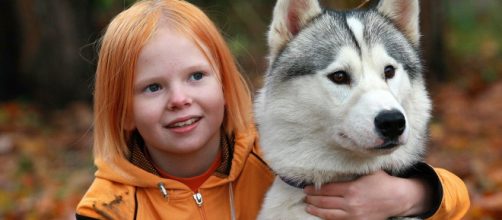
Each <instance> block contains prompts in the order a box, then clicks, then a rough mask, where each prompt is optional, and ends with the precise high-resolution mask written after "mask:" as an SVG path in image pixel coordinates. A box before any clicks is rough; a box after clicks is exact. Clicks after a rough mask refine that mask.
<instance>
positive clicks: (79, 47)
mask: <svg viewBox="0 0 502 220" xmlns="http://www.w3.org/2000/svg"><path fill="white" fill-rule="evenodd" d="M132 2H133V1H132V0H87V1H67V0H2V1H0V164H1V166H0V219H73V218H74V217H73V216H74V213H73V210H74V207H75V206H76V204H77V202H78V201H79V199H80V198H81V197H82V195H83V193H84V192H85V190H86V189H87V187H88V186H89V184H90V183H91V181H92V179H93V173H94V171H95V168H94V166H93V164H92V155H91V145H92V108H91V102H92V87H93V78H94V70H95V68H96V60H97V53H96V51H97V45H96V41H97V40H98V39H99V37H100V36H101V34H102V33H103V31H104V29H105V28H106V25H107V23H108V22H109V21H110V19H111V18H112V17H114V16H115V15H116V14H117V13H119V12H120V11H121V10H123V9H124V8H126V7H128V6H129V5H130V4H131V3H132ZM191 2H193V3H194V4H196V5H198V6H200V7H201V8H202V9H203V10H204V11H206V12H207V13H208V14H209V15H210V17H211V18H212V19H213V20H214V21H215V22H216V23H217V24H218V25H219V27H221V30H222V31H223V32H224V35H225V37H226V38H227V40H228V43H229V44H230V46H231V48H232V50H233V52H234V54H235V56H236V57H237V59H238V61H239V63H240V64H241V67H242V69H243V72H245V73H247V74H248V76H249V79H250V81H251V82H252V83H253V85H254V86H255V87H254V88H259V87H260V85H261V80H262V73H263V72H264V69H265V66H266V60H265V58H264V57H265V54H266V44H265V32H266V29H267V26H268V23H269V21H270V16H271V12H272V7H273V4H274V1H270V0H252V1H249V0H232V1H230V0H193V1H191ZM361 2H362V0H329V1H328V0H324V1H322V4H323V5H324V6H329V7H337V8H351V7H355V6H357V5H359V4H360V3H361ZM421 7H422V12H421V14H422V22H421V25H422V34H423V38H422V48H423V59H424V60H425V62H426V64H427V72H426V75H427V80H428V87H429V90H430V93H431V96H432V98H433V100H434V112H433V115H434V118H433V120H432V122H431V124H430V134H431V141H430V144H429V145H430V146H429V149H430V152H429V156H428V157H427V161H428V162H429V163H430V164H432V165H433V166H439V167H443V168H446V169H448V170H450V171H452V172H454V173H455V174H457V175H458V176H459V177H461V178H462V179H463V180H464V181H465V183H466V184H467V186H468V188H469V193H470V197H471V201H472V205H471V209H470V211H469V213H468V215H467V216H466V217H465V219H485V220H488V219H502V114H501V111H502V13H500V12H501V10H502V2H501V1H499V0H478V1H474V0H441V1H434V0H422V1H421Z"/></svg>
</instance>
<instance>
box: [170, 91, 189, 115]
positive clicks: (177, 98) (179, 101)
mask: <svg viewBox="0 0 502 220" xmlns="http://www.w3.org/2000/svg"><path fill="white" fill-rule="evenodd" d="M169 93H170V94H169V98H168V101H167V109H168V110H170V111H176V110H181V109H183V108H186V107H188V106H190V105H191V104H192V98H191V97H190V95H189V93H188V91H187V90H186V89H185V88H183V87H173V88H171V90H170V91H169Z"/></svg>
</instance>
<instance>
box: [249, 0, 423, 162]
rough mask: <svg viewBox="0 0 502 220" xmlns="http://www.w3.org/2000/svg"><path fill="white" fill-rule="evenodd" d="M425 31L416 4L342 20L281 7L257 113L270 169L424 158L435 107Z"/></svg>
mask: <svg viewBox="0 0 502 220" xmlns="http://www.w3.org/2000/svg"><path fill="white" fill-rule="evenodd" d="M418 23H419V3H418V0H406V1H403V0H380V1H377V2H373V3H372V6H371V7H369V8H367V9H357V10H353V11H345V12H338V11H330V10H323V9H321V8H320V6H319V3H318V2H317V0H278V2H277V4H276V6H275V9H274V13H273V21H272V23H271V25H270V30H269V33H268V43H269V49H270V53H269V61H270V66H269V68H268V72H267V75H266V80H265V86H264V88H263V89H262V91H261V92H260V94H259V95H258V97H257V104H256V119H257V123H258V128H259V131H260V136H261V140H262V141H261V144H262V148H263V149H264V152H265V158H266V159H267V161H268V162H269V163H270V164H271V166H272V168H274V166H275V165H279V166H282V165H284V164H287V163H291V164H289V165H298V163H299V162H298V161H302V160H305V159H307V161H312V160H315V161H316V163H323V161H324V160H326V159H328V160H329V159H339V160H341V158H340V157H337V156H333V155H340V154H344V155H346V156H348V158H352V160H351V161H346V163H349V164H350V163H358V162H355V161H361V163H364V164H367V161H368V160H372V161H379V162H377V164H380V165H382V164H383V166H399V165H403V164H409V163H411V162H413V161H416V160H417V159H418V158H420V157H421V155H422V154H423V148H424V141H425V137H426V130H427V129H426V127H427V122H428V120H429V117H430V108H431V104H430V100H429V98H428V96H427V93H426V90H425V86H424V81H423V78H422V64H421V61H420V57H419V53H418V46H419V36H420V33H419V27H418ZM281 157H284V158H282V159H281ZM292 158H293V159H292ZM344 158H347V157H344ZM354 158H356V159H354ZM296 159H298V161H296ZM284 160H287V161H284ZM281 161H282V162H281ZM388 161H392V162H388ZM295 163H296V164H295ZM386 163H392V164H393V165H388V164H386ZM286 166H287V165H286ZM320 166H322V165H320ZM326 166H330V164H329V163H327V164H326ZM368 169H371V168H368Z"/></svg>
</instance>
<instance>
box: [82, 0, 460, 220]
mask: <svg viewBox="0 0 502 220" xmlns="http://www.w3.org/2000/svg"><path fill="white" fill-rule="evenodd" d="M101 43H102V45H101V49H100V54H99V61H98V68H97V73H96V85H95V93H94V95H95V97H94V98H95V99H94V112H95V128H94V156H95V164H96V166H97V168H98V170H97V172H96V174H95V175H96V178H95V180H94V182H93V183H92V185H91V186H90V188H89V190H88V191H87V193H86V194H85V196H84V198H83V199H82V200H81V202H80V203H79V205H78V207H77V211H76V212H77V218H78V219H255V218H256V216H257V214H258V212H259V209H260V205H261V203H262V200H263V197H264V194H265V192H266V191H267V189H268V187H269V186H270V185H271V183H272V181H273V179H274V175H273V173H272V172H271V170H270V169H269V168H268V167H267V165H266V164H265V163H264V162H263V161H262V160H261V158H260V149H259V146H258V145H257V143H258V141H257V134H256V131H255V128H254V124H253V122H252V114H251V109H252V107H251V105H252V101H251V95H250V92H249V90H248V87H247V85H246V83H245V80H244V79H243V78H242V76H241V75H240V73H239V72H238V70H237V67H236V65H235V63H234V60H233V57H232V55H231V54H230V51H229V49H228V47H227V46H226V44H225V41H224V40H223V38H222V37H221V35H220V34H219V32H218V30H217V28H216V27H215V26H214V24H213V23H212V22H211V21H210V20H209V19H208V18H207V16H206V15H205V14H204V13H203V12H202V11H200V10H199V9H198V8H197V7H195V6H193V5H191V4H189V3H187V2H185V1H180V0H144V1H140V2H137V3H136V4H134V5H133V6H132V7H131V8H129V9H127V10H125V11H123V12H122V13H120V14H119V15H118V16H117V17H116V18H114V19H113V21H112V22H111V23H110V25H109V27H108V29H107V31H106V33H105V35H104V37H103V39H102V42H101ZM436 172H437V174H436ZM436 172H434V170H433V169H432V168H430V167H429V166H427V165H424V166H423V167H422V168H420V170H418V171H417V172H416V173H415V174H416V175H414V176H416V178H410V179H405V178H398V177H392V176H389V175H387V174H386V173H385V172H378V173H375V174H372V175H368V176H366V177H363V178H360V179H358V180H355V181H352V182H346V183H333V184H327V185H326V186H323V187H322V188H321V190H319V191H315V190H312V188H311V187H307V188H306V189H305V192H306V203H308V204H310V205H309V206H308V208H307V210H306V211H308V212H309V213H311V214H313V215H316V216H319V217H322V218H338V219H340V218H341V217H343V218H344V219H354V218H357V217H358V214H360V213H363V214H365V216H367V217H373V218H382V217H384V218H386V217H389V216H398V215H401V216H405V215H421V214H423V215H426V216H425V217H428V216H431V215H433V214H435V215H434V217H437V218H438V219H453V218H459V216H462V215H463V214H464V213H465V211H466V209H467V207H468V206H469V199H468V197H467V192H466V191H465V186H464V184H463V183H462V181H461V180H460V179H458V178H457V177H456V176H454V175H452V174H451V173H449V172H447V171H445V170H440V169H437V170H436ZM438 176H439V178H438ZM440 180H441V181H440ZM369 186H371V187H369ZM374 186H377V187H374ZM342 199H343V200H342ZM353 201H358V202H356V203H354V202H353ZM382 201H385V202H382Z"/></svg>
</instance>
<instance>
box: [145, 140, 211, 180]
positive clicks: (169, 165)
mask: <svg viewBox="0 0 502 220" xmlns="http://www.w3.org/2000/svg"><path fill="white" fill-rule="evenodd" d="M220 138H221V137H220V135H219V134H217V135H215V138H212V139H211V140H210V142H209V143H207V145H206V146H205V147H202V148H200V150H198V151H195V152H191V153H189V154H169V153H166V152H162V151H155V150H154V152H152V150H151V149H150V148H149V147H148V146H147V147H146V149H147V150H148V151H149V154H150V159H151V160H152V162H153V163H155V165H156V166H157V167H159V168H161V169H162V170H163V171H164V172H167V173H168V174H170V175H172V176H176V177H180V178H188V177H194V176H198V175H200V174H202V173H204V172H205V171H207V170H208V169H209V167H210V166H211V164H212V163H213V162H214V160H215V159H216V157H217V155H218V154H219V153H220Z"/></svg>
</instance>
